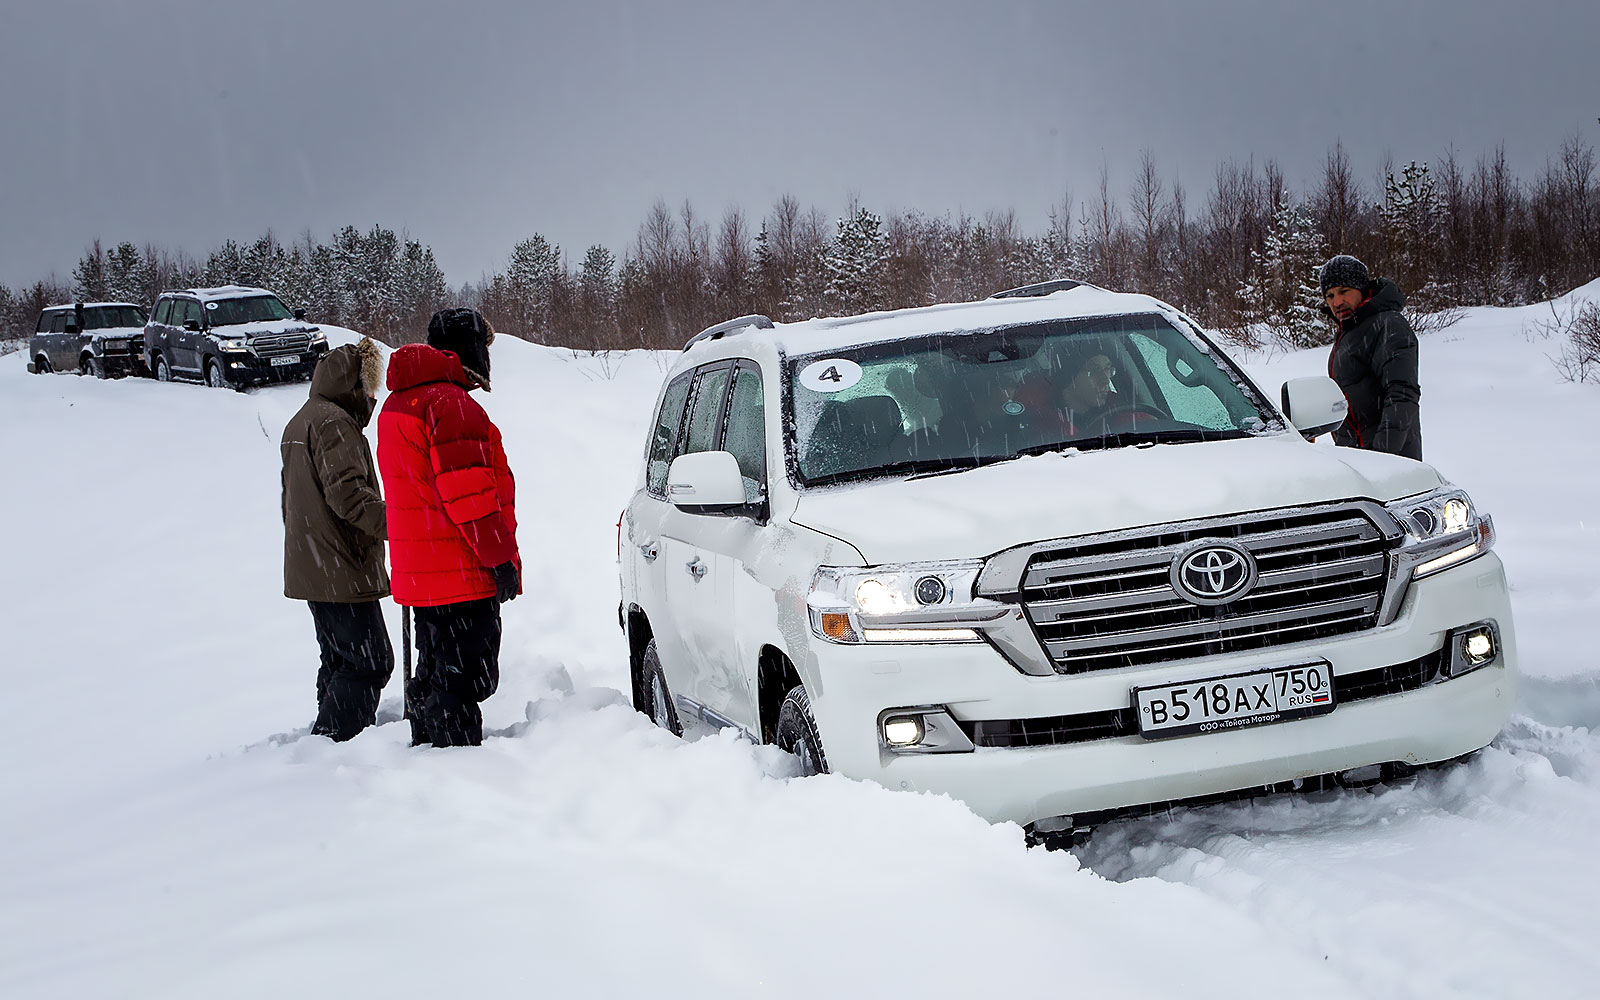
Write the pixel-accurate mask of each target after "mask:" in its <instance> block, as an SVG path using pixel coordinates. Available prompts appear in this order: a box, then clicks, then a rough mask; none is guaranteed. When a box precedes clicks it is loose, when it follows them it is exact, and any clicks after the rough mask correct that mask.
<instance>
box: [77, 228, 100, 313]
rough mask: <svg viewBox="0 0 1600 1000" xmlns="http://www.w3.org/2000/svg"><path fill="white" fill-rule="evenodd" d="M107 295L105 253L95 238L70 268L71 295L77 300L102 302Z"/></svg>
mask: <svg viewBox="0 0 1600 1000" xmlns="http://www.w3.org/2000/svg"><path fill="white" fill-rule="evenodd" d="M108 295H109V290H108V289H107V287H106V254H105V251H104V250H102V249H101V248H100V241H99V240H95V241H94V242H93V243H91V244H90V245H89V249H88V250H86V251H84V254H83V257H82V258H81V259H80V260H79V261H78V266H77V267H74V268H73V269H72V297H73V298H74V299H75V300H77V301H79V302H104V301H105V300H106V298H107V297H108Z"/></svg>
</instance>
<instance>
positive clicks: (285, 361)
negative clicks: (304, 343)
mask: <svg viewBox="0 0 1600 1000" xmlns="http://www.w3.org/2000/svg"><path fill="white" fill-rule="evenodd" d="M272 363H273V364H275V365H297V364H299V363H300V356H299V355H297V354H290V355H288V356H286V357H281V358H273V359H272Z"/></svg>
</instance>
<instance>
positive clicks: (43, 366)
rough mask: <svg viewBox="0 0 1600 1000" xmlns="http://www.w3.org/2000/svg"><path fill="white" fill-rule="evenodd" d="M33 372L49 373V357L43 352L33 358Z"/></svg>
mask: <svg viewBox="0 0 1600 1000" xmlns="http://www.w3.org/2000/svg"><path fill="white" fill-rule="evenodd" d="M33 373H34V374H35V375H48V374H50V359H49V358H47V357H45V356H44V355H43V354H41V355H39V356H38V357H37V358H35V359H34V361H33Z"/></svg>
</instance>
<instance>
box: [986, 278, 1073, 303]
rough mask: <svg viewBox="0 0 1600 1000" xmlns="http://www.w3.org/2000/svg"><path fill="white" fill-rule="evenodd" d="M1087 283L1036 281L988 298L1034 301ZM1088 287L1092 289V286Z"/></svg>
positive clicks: (1058, 280) (1065, 280)
mask: <svg viewBox="0 0 1600 1000" xmlns="http://www.w3.org/2000/svg"><path fill="white" fill-rule="evenodd" d="M1088 284H1089V283H1088V282H1087V281H1077V280H1075V279H1072V278H1057V279H1056V280H1055V281H1038V282H1034V283H1033V284H1031V285H1022V286H1021V287H1018V288H1008V289H1006V290H1005V291H1003V292H995V293H994V294H993V295H991V296H989V298H991V299H1034V298H1038V297H1040V296H1042V295H1049V294H1051V293H1052V292H1065V291H1067V290H1068V289H1072V288H1078V287H1080V286H1083V285H1088ZM1090 287H1093V286H1092V285H1091V286H1090Z"/></svg>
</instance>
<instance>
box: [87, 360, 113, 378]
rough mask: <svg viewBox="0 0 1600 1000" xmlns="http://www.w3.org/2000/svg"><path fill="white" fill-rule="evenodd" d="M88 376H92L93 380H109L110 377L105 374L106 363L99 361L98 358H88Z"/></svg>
mask: <svg viewBox="0 0 1600 1000" xmlns="http://www.w3.org/2000/svg"><path fill="white" fill-rule="evenodd" d="M89 374H90V375H93V376H94V377H95V378H110V377H111V376H109V375H107V374H106V363H105V362H104V361H102V360H100V359H99V358H90V359H89Z"/></svg>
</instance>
